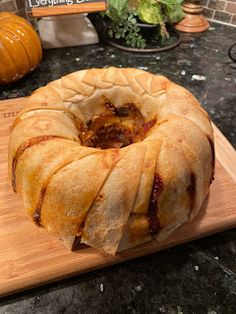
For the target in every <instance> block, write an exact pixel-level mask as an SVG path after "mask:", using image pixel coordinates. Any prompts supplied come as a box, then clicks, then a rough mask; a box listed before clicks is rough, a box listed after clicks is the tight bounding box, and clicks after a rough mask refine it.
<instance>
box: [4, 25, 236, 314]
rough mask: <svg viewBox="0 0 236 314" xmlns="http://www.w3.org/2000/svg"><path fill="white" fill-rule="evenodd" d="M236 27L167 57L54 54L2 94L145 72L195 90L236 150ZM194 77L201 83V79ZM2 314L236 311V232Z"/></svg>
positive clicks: (26, 299)
mask: <svg viewBox="0 0 236 314" xmlns="http://www.w3.org/2000/svg"><path fill="white" fill-rule="evenodd" d="M235 34H236V29H235V28H231V27H229V26H224V25H219V24H212V25H211V28H210V29H209V30H208V31H207V32H206V33H203V34H197V35H194V36H193V35H185V36H184V41H183V42H182V44H181V45H180V46H179V47H177V48H175V49H174V50H170V51H168V52H164V53H155V54H133V53H128V52H123V51H120V50H117V49H116V48H112V47H110V46H107V45H106V44H104V43H100V44H98V45H91V46H85V47H75V48H65V49H55V50H48V51H45V52H44V58H43V61H42V63H41V64H40V66H39V67H38V68H37V70H36V71H34V72H33V73H31V74H29V75H28V76H26V77H25V78H24V79H22V80H21V81H19V82H17V83H15V84H13V85H9V86H5V87H1V88H0V91H1V93H0V99H7V98H14V97H20V96H25V95H29V94H30V93H31V92H32V91H33V90H34V89H36V88H38V87H40V86H42V85H45V84H46V83H48V82H49V81H51V80H54V79H57V78H59V77H60V76H61V75H64V74H67V73H69V72H72V71H76V70H79V69H83V68H90V67H107V66H111V65H112V66H118V67H138V68H139V69H144V70H148V71H150V72H152V73H158V74H163V75H166V76H167V77H169V78H170V79H171V80H173V81H174V82H176V83H178V84H181V85H183V86H184V87H186V88H187V89H189V90H190V91H191V92H192V93H193V94H194V95H195V96H196V97H197V98H198V100H199V101H200V102H201V103H202V106H203V107H204V108H205V109H206V110H207V111H208V113H209V115H210V117H211V118H212V120H213V121H214V122H215V124H216V125H217V126H218V127H219V128H220V130H221V131H222V132H223V133H224V134H225V136H226V137H227V138H228V140H229V141H230V142H231V144H232V145H233V146H234V147H236V106H235V104H236V67H235V66H233V65H232V64H231V65H230V59H229V58H228V55H227V52H228V48H229V47H230V45H231V44H233V42H235V41H236V36H235ZM194 78H195V79H194ZM0 313H1V314H3V313H4V314H5V313H27V314H28V313H83V314H86V313H89V314H90V313H103V314H105V313H109V314H110V313H140V314H143V313H177V314H182V313H184V314H186V313H196V314H198V313H199V314H204V313H208V314H216V313H217V314H220V313H222V314H230V313H232V314H235V313H236V230H230V231H226V232H222V233H220V234H217V235H214V236H211V237H207V238H204V239H201V240H198V241H194V242H192V243H188V244H183V245H180V246H178V247H175V248H172V249H168V250H165V251H163V252H159V253H155V254H151V255H149V256H145V257H142V258H138V259H136V260H132V261H129V262H125V263H123V264H120V265H116V266H112V267H108V268H105V269H103V270H98V271H94V272H91V273H88V274H85V275H80V276H78V277H74V278H70V279H67V280H64V281H61V282H57V283H54V284H50V285H47V286H43V287H40V288H37V289H34V290H29V291H26V292H24V293H20V294H17V295H13V296H9V297H7V298H5V299H2V300H1V306H0Z"/></svg>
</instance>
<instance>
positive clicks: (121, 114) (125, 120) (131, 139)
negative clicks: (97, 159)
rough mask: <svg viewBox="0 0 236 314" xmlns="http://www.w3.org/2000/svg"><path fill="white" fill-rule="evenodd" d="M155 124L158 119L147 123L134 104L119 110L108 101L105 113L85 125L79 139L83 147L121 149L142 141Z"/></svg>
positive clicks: (128, 104)
mask: <svg viewBox="0 0 236 314" xmlns="http://www.w3.org/2000/svg"><path fill="white" fill-rule="evenodd" d="M155 123H156V118H155V119H152V120H149V121H145V118H144V116H143V115H142V113H141V112H140V110H139V109H138V108H137V107H136V105H135V104H133V103H127V104H125V105H123V106H122V107H119V108H117V107H115V106H114V105H113V104H112V103H111V102H110V101H109V100H106V101H105V104H104V112H102V113H101V114H100V115H96V116H93V117H92V119H91V120H90V121H88V122H87V123H84V124H83V125H82V126H81V130H80V136H79V137H80V140H81V143H82V145H83V146H89V147H96V148H101V149H107V148H121V147H125V146H128V145H130V144H132V143H137V142H140V141H142V140H143V139H144V138H145V137H146V134H147V133H148V131H149V130H150V129H151V128H152V127H153V126H154V124H155Z"/></svg>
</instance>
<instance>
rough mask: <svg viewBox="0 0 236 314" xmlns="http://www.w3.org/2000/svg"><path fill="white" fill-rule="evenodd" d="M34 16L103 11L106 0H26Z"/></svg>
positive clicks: (105, 6)
mask: <svg viewBox="0 0 236 314" xmlns="http://www.w3.org/2000/svg"><path fill="white" fill-rule="evenodd" d="M28 6H29V9H30V10H31V11H32V15H33V16H34V17H42V16H51V15H60V14H73V13H85V12H86V13H89V12H98V11H105V10H106V9H107V6H108V5H107V0H28Z"/></svg>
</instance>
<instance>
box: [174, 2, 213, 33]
mask: <svg viewBox="0 0 236 314" xmlns="http://www.w3.org/2000/svg"><path fill="white" fill-rule="evenodd" d="M182 6H183V10H184V13H185V17H184V18H183V19H182V20H181V21H180V22H178V23H177V24H176V25H175V28H176V29H177V30H178V31H181V32H186V33H200V32H204V31H206V30H207V29H208V27H209V23H208V22H207V20H206V19H205V17H204V16H203V15H202V11H203V8H202V6H201V5H200V1H191V2H190V1H189V2H184V3H183V5H182Z"/></svg>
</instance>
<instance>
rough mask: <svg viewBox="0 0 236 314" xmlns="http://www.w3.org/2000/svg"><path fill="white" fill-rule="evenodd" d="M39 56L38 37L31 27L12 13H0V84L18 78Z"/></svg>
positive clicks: (40, 54)
mask: <svg viewBox="0 0 236 314" xmlns="http://www.w3.org/2000/svg"><path fill="white" fill-rule="evenodd" d="M41 58H42V47H41V43H40V39H39V37H38V35H37V33H36V32H35V30H34V29H33V27H32V26H31V25H30V24H29V23H28V22H27V21H26V20H25V19H23V18H21V17H19V16H17V15H15V14H14V13H8V12H3V13H0V84H6V83H11V82H14V81H17V80H19V79H20V78H21V77H22V76H24V75H25V74H26V73H28V72H30V71H32V70H34V69H35V68H36V67H37V65H38V64H39V62H40V61H41Z"/></svg>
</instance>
